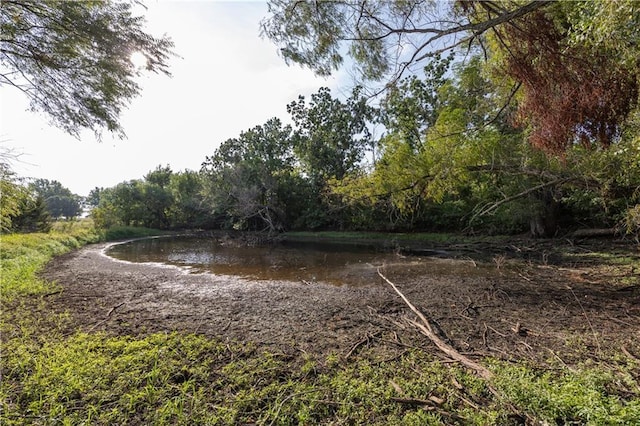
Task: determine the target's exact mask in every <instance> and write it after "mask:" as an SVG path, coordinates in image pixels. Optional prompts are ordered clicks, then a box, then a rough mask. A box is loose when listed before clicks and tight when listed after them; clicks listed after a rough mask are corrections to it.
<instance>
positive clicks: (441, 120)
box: [92, 56, 640, 236]
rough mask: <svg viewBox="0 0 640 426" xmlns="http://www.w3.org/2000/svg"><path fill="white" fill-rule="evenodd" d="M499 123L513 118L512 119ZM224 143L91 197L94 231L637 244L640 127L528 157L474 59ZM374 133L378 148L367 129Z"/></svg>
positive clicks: (300, 103)
mask: <svg viewBox="0 0 640 426" xmlns="http://www.w3.org/2000/svg"><path fill="white" fill-rule="evenodd" d="M506 108H507V109H513V108H514V107H511V106H507V107H506ZM287 110H288V112H289V114H290V120H291V122H292V124H284V123H283V121H282V120H281V119H279V118H272V119H270V120H268V121H267V122H266V123H264V124H261V125H257V126H255V127H252V128H250V129H248V130H246V131H244V132H241V134H240V135H239V136H238V137H236V138H232V139H229V140H227V141H224V142H223V143H221V144H220V146H219V147H218V148H217V149H215V150H214V151H213V153H212V154H211V155H210V156H208V157H206V158H205V159H204V161H203V163H202V167H201V169H200V170H199V171H184V172H173V171H171V169H170V168H169V167H168V166H164V167H163V166H159V167H158V168H157V169H155V170H154V171H151V172H149V174H147V175H146V176H145V177H144V178H143V179H141V180H134V181H130V182H123V183H121V184H119V185H117V186H116V187H114V188H108V189H96V190H94V192H93V195H94V197H93V199H94V200H95V201H94V204H95V208H94V210H93V213H92V215H93V217H94V218H95V219H96V221H97V223H98V224H101V225H103V226H111V225H114V224H124V225H139V226H149V227H157V228H194V227H195V228H224V229H243V230H264V231H269V232H279V231H283V230H303V229H304V230H310V229H311V230H318V229H340V230H384V231H411V230H427V231H437V230H453V231H462V230H464V231H467V232H483V233H521V232H531V233H532V234H534V235H536V236H552V235H556V234H558V233H562V232H568V231H571V230H573V229H576V228H583V227H618V228H619V229H620V230H621V231H625V232H626V231H629V232H637V231H638V222H637V214H638V210H639V207H638V205H639V204H640V190H639V188H640V138H639V137H638V132H637V129H638V125H640V121H639V118H640V117H639V116H638V115H637V112H634V115H633V117H631V118H630V119H629V121H628V122H627V123H626V124H625V125H624V127H623V129H621V133H620V136H619V138H618V140H616V141H615V143H614V144H613V145H612V146H610V147H607V148H605V147H587V146H584V145H583V144H580V143H575V144H572V145H571V146H570V147H568V148H567V149H566V150H565V152H564V154H563V155H562V156H551V155H549V154H548V153H547V152H545V151H543V150H541V149H539V148H537V147H535V146H533V145H532V144H531V143H530V142H529V140H528V139H527V136H528V135H529V133H528V132H527V129H524V128H519V127H514V126H513V124H512V122H511V121H510V114H509V113H508V112H506V111H505V106H504V99H503V97H502V96H501V94H500V93H499V92H498V91H497V89H496V87H495V85H494V84H493V83H492V81H491V79H490V77H489V76H488V75H487V74H486V69H485V62H484V61H483V60H481V58H480V57H478V56H475V57H473V58H471V59H466V60H464V61H460V62H454V61H453V58H452V57H447V58H434V60H433V61H432V62H431V63H430V64H429V65H428V66H427V67H426V68H425V70H424V74H423V75H421V76H416V75H414V76H411V77H407V78H405V79H403V80H402V81H401V82H400V83H399V84H398V85H397V87H396V88H395V89H393V90H391V91H390V92H389V93H388V95H387V96H386V97H385V98H384V99H383V100H382V102H380V104H379V105H378V106H376V107H373V106H371V105H369V104H368V103H367V98H366V97H364V96H363V95H362V93H361V91H360V90H358V89H356V90H355V91H354V92H353V93H352V94H351V96H350V97H348V98H347V99H344V100H340V99H337V98H335V97H333V96H332V95H331V92H330V91H329V89H327V88H321V89H320V90H319V91H318V92H317V93H315V94H313V95H312V96H311V97H310V99H309V100H307V99H305V98H304V97H302V96H301V97H299V98H298V99H297V100H295V101H293V102H291V103H290V104H289V105H288V107H287ZM376 126H377V128H378V129H379V128H383V129H384V132H382V133H381V135H380V136H379V137H374V133H375V132H374V131H373V129H375V128H376Z"/></svg>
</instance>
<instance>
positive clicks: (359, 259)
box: [107, 237, 417, 285]
mask: <svg viewBox="0 0 640 426" xmlns="http://www.w3.org/2000/svg"><path fill="white" fill-rule="evenodd" d="M107 254H108V255H109V256H111V257H114V258H116V259H119V260H124V261H129V262H152V263H161V264H167V265H174V266H178V267H181V268H184V269H185V270H188V271H189V272H194V273H203V272H208V273H213V274H217V275H233V276H239V277H244V278H249V279H256V280H286V281H298V282H300V281H302V282H305V283H313V282H326V283H330V284H334V285H343V284H350V285H366V284H368V283H370V282H371V280H373V279H376V278H377V274H376V267H379V266H383V265H390V264H393V265H395V266H396V267H397V266H398V264H402V265H405V266H407V267H410V266H411V265H415V263H416V261H417V258H415V257H407V258H405V257H400V256H398V255H397V254H394V253H391V252H389V251H382V250H381V249H379V248H378V249H376V248H375V247H373V246H367V245H355V244H342V243H340V244H338V243H326V242H322V243H320V242H280V243H274V244H268V245H256V246H247V245H239V244H235V243H233V242H232V243H229V242H227V241H221V240H218V239H215V238H212V237H162V238H149V239H141V240H136V241H130V242H126V243H122V244H116V245H114V246H112V247H111V248H110V249H109V250H108V251H107Z"/></svg>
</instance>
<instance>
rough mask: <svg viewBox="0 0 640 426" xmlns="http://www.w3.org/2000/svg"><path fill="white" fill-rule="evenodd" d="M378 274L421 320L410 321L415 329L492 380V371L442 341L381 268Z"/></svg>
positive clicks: (479, 374)
mask: <svg viewBox="0 0 640 426" xmlns="http://www.w3.org/2000/svg"><path fill="white" fill-rule="evenodd" d="M377 272H378V275H379V276H380V277H381V278H382V279H383V280H384V281H385V282H386V283H387V284H389V285H390V286H391V287H392V288H393V290H394V291H395V292H396V293H397V294H398V295H399V296H400V297H401V298H402V300H403V301H404V303H405V304H406V305H407V306H408V307H409V308H410V309H411V310H412V311H413V312H414V313H415V314H416V315H417V316H418V318H419V319H420V322H418V321H410V322H411V324H413V325H414V326H415V327H417V328H418V330H420V331H421V332H422V334H424V335H425V336H427V337H428V338H429V340H431V341H432V342H433V343H434V344H435V345H436V346H437V347H438V349H440V350H441V351H442V352H444V353H445V354H447V355H448V356H449V357H451V358H452V359H454V360H456V361H458V362H460V363H461V364H462V365H464V366H466V367H467V368H470V369H471V370H473V371H475V372H476V374H478V376H480V377H482V378H483V379H486V380H489V379H491V378H492V377H493V374H492V373H491V371H489V370H488V369H487V368H486V367H484V366H482V365H480V364H478V363H477V362H475V361H473V360H471V359H469V358H468V357H466V356H464V355H462V354H461V353H460V352H458V351H457V350H456V349H455V348H454V347H453V346H451V345H449V344H448V343H446V342H445V341H444V340H442V339H441V338H440V337H439V336H438V335H437V334H436V333H435V332H434V331H433V327H432V326H431V322H430V321H429V320H428V319H427V317H426V316H425V315H424V314H423V313H422V312H420V310H419V309H418V308H416V307H415V306H414V305H413V303H411V301H409V299H407V297H406V296H405V295H404V294H403V293H402V292H401V291H400V290H399V289H398V287H396V285H395V284H394V283H393V282H391V281H390V280H389V279H388V278H387V277H385V276H384V275H383V274H382V272H380V268H378V269H377Z"/></svg>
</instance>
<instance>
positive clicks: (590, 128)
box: [497, 11, 638, 155]
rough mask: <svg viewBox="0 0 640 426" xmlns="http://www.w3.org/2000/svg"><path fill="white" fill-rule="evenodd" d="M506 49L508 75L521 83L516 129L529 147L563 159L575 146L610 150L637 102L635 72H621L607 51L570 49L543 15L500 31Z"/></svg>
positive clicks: (527, 18) (529, 16) (505, 69)
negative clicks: (526, 130) (525, 129)
mask: <svg viewBox="0 0 640 426" xmlns="http://www.w3.org/2000/svg"><path fill="white" fill-rule="evenodd" d="M497 35H498V37H499V39H500V40H501V41H502V43H503V45H504V47H505V48H506V49H507V52H506V55H505V58H506V60H505V68H504V71H505V73H506V74H507V75H509V76H510V77H512V78H514V79H515V80H517V81H520V82H522V88H523V90H524V96H523V99H522V101H521V102H520V104H519V106H518V115H517V119H516V124H517V125H528V126H530V128H531V135H530V142H531V143H532V144H533V145H534V146H537V147H539V148H542V149H543V150H545V151H547V152H548V153H552V154H559V155H562V153H564V152H565V151H566V149H567V148H568V147H569V146H570V145H572V144H575V143H582V144H584V145H586V146H593V145H594V144H600V145H602V146H608V145H609V144H610V143H611V142H612V141H614V140H615V138H616V137H618V136H619V131H620V125H621V123H622V122H623V121H624V120H625V119H626V117H627V116H628V114H629V112H630V111H631V109H632V108H633V106H634V105H635V103H636V102H637V100H638V80H637V76H636V71H635V70H634V71H631V70H627V69H621V67H620V66H619V65H618V64H617V63H615V58H611V57H609V56H607V54H606V52H602V53H601V52H596V51H594V50H593V49H588V48H585V47H579V46H578V47H576V46H568V45H567V44H566V43H564V40H565V36H564V35H563V34H562V33H561V32H560V31H559V30H558V28H557V26H556V24H555V23H554V22H553V21H552V19H550V18H549V17H548V16H547V15H545V13H544V12H541V11H540V12H535V13H532V14H530V15H528V16H527V17H526V18H525V19H523V20H522V21H520V22H517V23H510V24H507V25H504V26H503V27H502V28H500V29H499V30H498V32H497Z"/></svg>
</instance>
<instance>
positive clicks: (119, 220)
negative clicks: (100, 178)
mask: <svg viewBox="0 0 640 426" xmlns="http://www.w3.org/2000/svg"><path fill="white" fill-rule="evenodd" d="M91 198H92V201H91V203H93V204H94V205H96V203H97V206H96V207H94V208H93V210H92V211H91V217H92V218H93V220H94V222H95V224H96V226H97V227H99V228H102V229H109V228H113V227H118V226H125V227H146V228H158V229H181V228H182V229H184V228H189V229H195V228H201V227H210V226H212V222H213V221H212V217H211V214H210V211H209V210H208V208H207V206H206V205H205V203H204V194H203V180H202V177H201V175H200V174H198V173H196V172H193V171H189V170H186V171H184V172H178V173H174V172H173V171H172V170H171V168H170V167H169V166H165V167H162V166H158V167H157V168H156V169H155V170H153V171H151V172H149V173H148V174H147V175H146V176H145V177H144V179H140V180H132V181H129V182H122V183H119V184H118V185H116V186H115V187H113V188H107V189H103V188H96V189H94V190H93V191H92V195H91Z"/></svg>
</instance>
